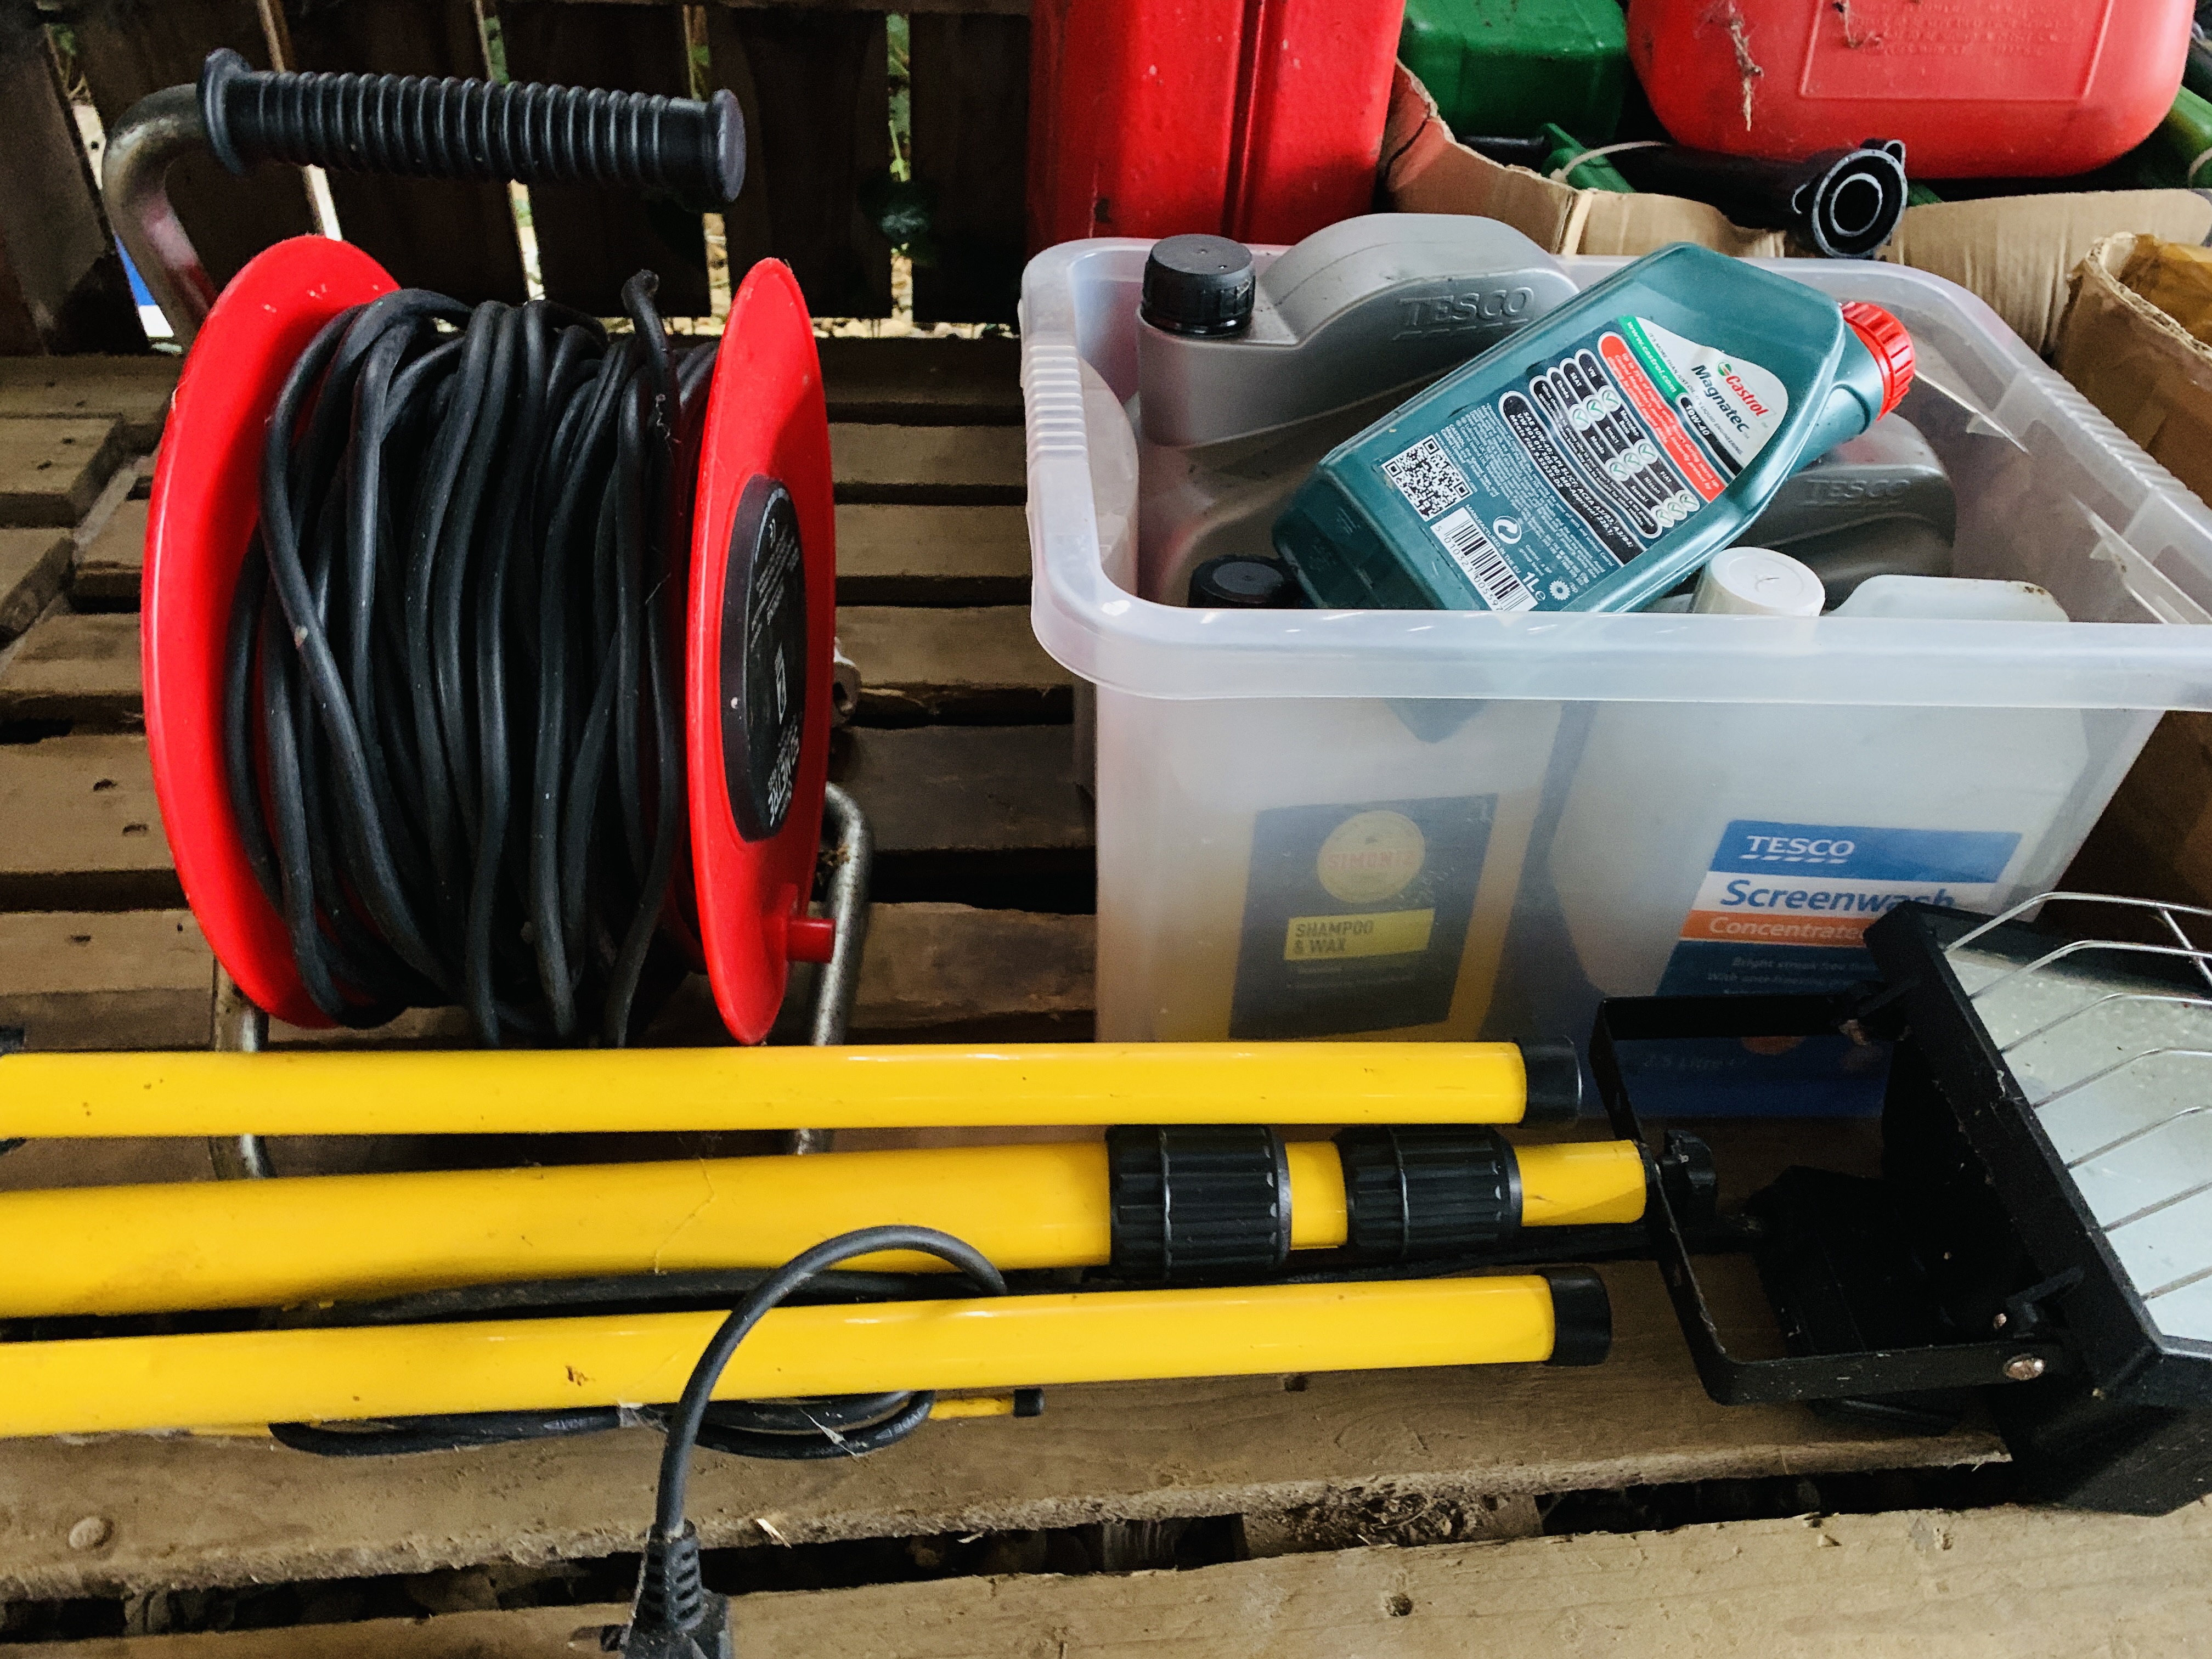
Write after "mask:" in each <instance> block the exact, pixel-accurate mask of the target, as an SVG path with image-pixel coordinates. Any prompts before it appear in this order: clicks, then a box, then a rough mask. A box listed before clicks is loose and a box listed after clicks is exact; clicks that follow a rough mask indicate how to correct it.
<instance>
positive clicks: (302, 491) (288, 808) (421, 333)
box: [223, 271, 713, 1044]
mask: <svg viewBox="0 0 2212 1659" xmlns="http://www.w3.org/2000/svg"><path fill="white" fill-rule="evenodd" d="M656 286H657V283H656V279H655V278H654V277H653V275H652V273H651V272H648V271H641V272H640V273H638V275H637V276H634V277H633V278H631V280H630V281H629V283H628V284H627V285H625V287H624V288H623V303H624V306H625V308H626V309H627V310H628V312H629V316H630V319H631V321H632V323H633V324H634V325H635V333H634V334H630V335H620V336H610V335H609V334H608V333H607V332H606V331H605V330H604V329H603V328H602V327H601V326H600V325H599V324H598V323H597V322H595V321H593V320H592V319H590V318H587V317H584V316H581V315H580V314H578V313H572V312H569V311H568V310H566V309H565V308H562V307H556V306H552V305H550V304H547V303H546V302H544V301H532V303H530V304H528V305H525V306H520V307H510V306H504V305H500V304H497V303H494V302H486V303H485V304H483V305H479V306H477V307H475V308H474V309H473V310H471V309H470V308H468V307H464V306H462V305H461V304H460V303H459V302H458V301H453V300H449V299H447V298H445V297H444V296H443V295H436V294H431V293H428V292H425V291H423V290H422V289H401V290H399V291H398V292H396V293H392V294H387V295H384V296H382V297H381V298H380V299H378V300H375V301H372V302H370V303H369V304H367V305H364V306H357V307H353V308H351V309H349V310H348V311H346V312H344V313H341V314H340V315H339V316H337V317H336V318H334V319H331V322H330V323H329V324H328V325H325V327H324V329H323V330H322V331H321V332H320V333H319V334H318V335H317V336H316V337H315V339H314V340H313V343H311V344H310V345H309V346H308V347H307V350H306V351H304V352H303V353H302V354H301V356H300V358H299V360H298V361H297V362H295V364H294V366H293V368H292V371H291V373H290V374H289V376H288V377H287V379H286V380H285V384H284V386H283V392H282V394H281V396H280V397H279V398H278V400H277V404H276V410H275V412H274V414H273V415H272V416H271V417H270V422H269V429H268V439H267V444H266V447H265V449H264V456H263V466H262V477H261V522H260V526H259V529H258V532H257V535H256V538H255V544H254V547H253V549H252V551H250V552H249V554H248V556H247V559H246V566H245V569H244V571H243V573H242V575H241V578H240V582H239V586H238V594H237V599H236V602H235V605H234V608H233V611H232V616H231V625H230V637H229V653H228V684H227V685H226V688H225V709H224V720H223V726H224V735H225V757H224V758H225V763H226V769H227V771H228V778H229V785H230V794H231V799H232V804H233V805H234V808H235V809H236V811H237V814H238V818H239V823H240V830H241V833H242V836H243V839H244V842H245V844H246V853H247V856H248V858H249V860H251V862H252V866H253V869H254V872H255V874H256V876H257V877H258V879H259V881H260V884H261V886H262V889H263V890H264V892H266V893H267V894H268V896H269V898H270V902H272V903H273V904H275V905H276V908H277V910H278V911H279V913H280V914H281V915H283V919H284V923H285V927H286V928H287V931H288V932H289V935H290V939H291V945H292V950H293V954H294V957H295V960H296V961H297V963H298V966H299V970H300V974H301V980H302V981H303V982H304V983H305V985H306V987H307V992H308V994H309V995H310V996H312V997H313V1000H314V1002H315V1006H317V1007H318V1008H319V1009H321V1010H322V1012H324V1013H325V1014H326V1015H327V1016H329V1017H330V1018H331V1019H333V1020H335V1021H337V1022H338V1023H339V1024H344V1025H349V1026H357V1027H365V1026H371V1025H378V1024H383V1023H385V1022H386V1021H387V1020H389V1019H390V1018H392V1017H393V1016H394V1015H395V1014H397V1013H398V1012H400V1011H401V1010H402V1009H404V1008H407V1007H419V1006H443V1005H447V1004H455V1003H458V1004H459V1005H460V1006H463V1007H465V1008H466V1009H467V1010H468V1011H469V1013H470V1016H471V1019H472V1021H473V1022H474V1024H475V1026H476V1029H477V1034H478V1036H480V1037H481V1039H482V1040H483V1042H487V1043H498V1042H503V1041H507V1040H512V1039H514V1038H517V1037H520V1038H525V1039H529V1040H533V1041H538V1042H580V1041H596V1042H603V1043H609V1044H616V1043H621V1042H624V1041H625V1040H626V1039H627V1038H628V1036H629V1034H630V1030H631V1024H632V1011H633V1007H634V1006H635V1000H636V996H637V989H638V985H639V981H640V977H641V974H642V972H643V970H644V968H645V964H646V959H647V952H648V951H649V950H651V949H652V948H653V943H654V939H655V934H656V931H657V929H658V927H659V921H660V919H661V915H662V911H663V908H664V906H665V903H666V902H667V897H668V893H669V889H670V885H671V877H672V874H673V867H674V859H675V853H676V848H677V845H678V829H679V827H680V823H681V817H682V814H683V812H684V775H683V757H682V750H681V716H680V713H679V708H678V697H679V695H680V692H679V682H680V675H679V659H680V653H679V648H678V639H679V634H680V630H679V629H678V621H677V619H678V617H679V615H680V611H679V609H678V607H679V606H680V604H681V590H682V586H683V584H682V581H681V576H682V574H683V571H684V568H685V561H684V550H683V543H684V539H685V538H686V536H687V535H688V526H689V519H690V495H689V490H690V477H691V474H692V471H693V468H692V466H691V465H690V464H689V458H688V456H687V457H685V458H684V464H679V460H678V447H679V435H680V433H681V432H683V431H688V430H690V429H691V428H693V427H694V426H695V425H696V419H697V417H698V416H699V415H700V413H701V412H702V407H703V403H704V390H705V386H706V383H707V374H708V369H709V368H711V366H712V360H713V349H712V347H711V346H710V345H708V346H702V347H699V348H696V349H690V350H689V351H686V352H684V355H683V356H681V357H680V358H679V357H678V356H675V354H674V352H673V350H672V349H671V343H670V342H669V341H668V339H667V337H666V336H665V332H664V331H663V329H662V326H661V321H660V318H659V313H658V312H657V311H656V310H655V309H654V307H653V290H654V289H655V287H656ZM272 601H273V602H272Z"/></svg>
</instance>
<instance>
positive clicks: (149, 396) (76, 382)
mask: <svg viewBox="0 0 2212 1659" xmlns="http://www.w3.org/2000/svg"><path fill="white" fill-rule="evenodd" d="M177 368H178V360H177V359H176V358H174V357H172V356H166V355H163V354H159V353H154V352H149V353H147V354H146V355H145V356H140V357H98V356H72V357H0V416H5V417H8V418H10V419H14V418H18V417H21V416H93V415H109V416H114V417H115V418H117V419H118V420H120V421H121V422H123V440H124V442H125V444H127V445H128V446H129V447H131V449H132V450H134V451H137V452H140V453H143V452H144V451H147V450H149V449H151V448H153V447H154V445H155V441H157V440H158V439H159V438H160V437H161V428H162V427H163V425H164V424H166V423H167V421H168V418H169V399H170V398H171V397H172V396H173V394H174V393H175V392H176V389H177ZM1016 418H1019V417H1018V416H1017V417H1016Z"/></svg>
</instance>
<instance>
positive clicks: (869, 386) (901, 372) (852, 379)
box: [814, 335, 1022, 426]
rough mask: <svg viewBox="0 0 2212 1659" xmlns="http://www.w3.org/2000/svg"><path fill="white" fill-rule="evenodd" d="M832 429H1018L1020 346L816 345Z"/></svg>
mask: <svg viewBox="0 0 2212 1659" xmlns="http://www.w3.org/2000/svg"><path fill="white" fill-rule="evenodd" d="M814 346H815V349H816V351H817V352H818V353H819V354H820V355H821V358H822V389H823V392H825V393H827V394H828V397H829V418H830V419H831V420H833V421H897V422H904V423H905V424H906V425H908V426H1019V425H1020V424H1021V423H1022V381H1021V361H1022V354H1021V345H1020V343H1019V342H1018V341H1015V340H1010V339H1006V338H1003V337H999V338H992V339H986V340H957V339H951V340H929V339H889V340H870V339H863V338H858V337H853V336H850V335H844V336H836V337H831V338H829V339H823V340H817V341H816V342H815V343H814Z"/></svg>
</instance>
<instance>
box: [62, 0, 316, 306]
mask: <svg viewBox="0 0 2212 1659" xmlns="http://www.w3.org/2000/svg"><path fill="white" fill-rule="evenodd" d="M71 27H72V28H73V29H74V31H75V32H76V41H77V53H78V59H77V61H78V63H79V64H81V65H82V68H83V70H84V78H85V81H86V82H87V84H88V85H89V86H90V88H92V99H93V103H94V105H95V106H97V107H98V109H99V111H100V119H101V120H102V121H103V122H105V123H106V125H108V126H110V127H112V126H113V125H115V123H116V121H117V119H118V118H119V117H121V115H122V114H123V112H124V111H125V110H127V109H129V108H130V107H131V105H133V104H135V103H137V101H138V100H140V99H141V98H143V97H144V96H145V95H146V94H148V93H149V92H159V91H160V90H161V88H163V87H167V86H174V85H175V84H177V83H178V82H181V81H197V79H198V78H199V73H200V64H202V62H204V60H205V58H206V57H207V55H208V53H209V52H212V51H213V50H214V49H215V48H216V47H217V46H228V47H231V48H232V49H233V50H234V51H236V52H241V53H243V54H244V55H245V58H246V62H248V63H249V64H252V65H253V66H254V67H255V68H256V69H267V68H268V67H269V50H268V48H267V46H264V44H263V42H262V38H261V24H260V21H259V19H258V15H256V13H255V11H254V7H253V0H115V3H112V4H106V5H100V6H94V7H88V8H86V9H84V11H83V13H82V15H80V16H78V17H77V18H76V20H75V21H73V23H72V24H71ZM169 201H170V203H171V204H172V205H173V206H174V207H175V209H176V210H177V216H178V217H179V219H181V220H182V221H183V222H184V226H185V230H186V232H188V233H189V234H191V239H192V246H194V247H195V248H197V250H198V251H199V256H200V263H201V264H204V265H205V266H206V267H207V271H208V275H209V276H212V277H213V278H215V281H216V286H217V287H220V286H222V284H223V283H228V281H229V280H230V279H231V278H232V277H233V276H236V275H237V274H238V269H239V267H240V265H242V264H245V263H246V261H247V260H248V259H250V258H252V257H253V256H254V255H255V254H257V253H258V252H261V250H262V249H263V248H264V247H267V246H269V245H270V243H272V242H281V241H283V240H284V239H285V238H286V237H288V236H304V235H307V234H309V233H311V232H312V231H313V229H314V228H315V221H314V216H313V213H311V212H310V211H309V210H308V207H307V186H306V185H305V183H304V182H303V181H302V179H301V173H300V171H299V169H298V168H296V167H285V166H282V165H280V164H276V163H269V164H264V166H262V167H257V168H255V169H254V172H253V173H252V177H250V178H246V179H234V178H233V177H232V176H231V175H230V174H229V173H226V172H225V171H224V170H223V168H222V163H220V162H218V161H216V159H215V157H214V156H212V155H186V156H184V157H183V158H181V159H180V160H179V161H178V162H177V164H176V166H175V167H172V168H171V169H170V170H169Z"/></svg>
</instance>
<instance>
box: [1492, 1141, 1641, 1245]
mask: <svg viewBox="0 0 2212 1659" xmlns="http://www.w3.org/2000/svg"><path fill="white" fill-rule="evenodd" d="M1513 1156H1514V1159H1515V1161H1516V1163H1518V1164H1520V1166H1521V1225H1522V1226H1524V1227H1570V1226H1587V1225H1595V1224H1599V1223H1613V1222H1623V1221H1641V1220H1642V1219H1643V1218H1644V1155H1643V1154H1642V1153H1641V1152H1638V1150H1637V1146H1636V1143H1635V1142H1634V1141H1632V1140H1569V1141H1563V1142H1561V1143H1559V1145H1557V1146H1516V1147H1515V1148H1514V1149H1513Z"/></svg>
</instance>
